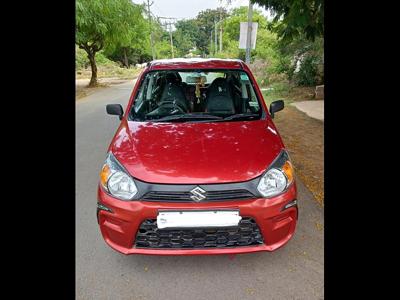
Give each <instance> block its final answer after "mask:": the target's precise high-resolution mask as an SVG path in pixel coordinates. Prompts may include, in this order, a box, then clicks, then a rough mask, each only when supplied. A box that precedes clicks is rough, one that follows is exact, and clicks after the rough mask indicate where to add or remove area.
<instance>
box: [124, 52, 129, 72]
mask: <svg viewBox="0 0 400 300" xmlns="http://www.w3.org/2000/svg"><path fill="white" fill-rule="evenodd" d="M124 65H125V67H126V68H127V69H129V61H128V56H127V55H126V48H124Z"/></svg>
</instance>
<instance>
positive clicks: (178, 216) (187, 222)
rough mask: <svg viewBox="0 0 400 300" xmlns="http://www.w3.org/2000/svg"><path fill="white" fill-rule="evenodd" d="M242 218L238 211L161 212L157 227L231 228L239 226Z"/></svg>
mask: <svg viewBox="0 0 400 300" xmlns="http://www.w3.org/2000/svg"><path fill="white" fill-rule="evenodd" d="M241 219H242V217H241V216H240V215H239V211H237V210H215V211H159V212H158V216H157V227H158V228H159V229H163V228H190V227H229V226H237V225H238V224H239V222H240V220H241Z"/></svg>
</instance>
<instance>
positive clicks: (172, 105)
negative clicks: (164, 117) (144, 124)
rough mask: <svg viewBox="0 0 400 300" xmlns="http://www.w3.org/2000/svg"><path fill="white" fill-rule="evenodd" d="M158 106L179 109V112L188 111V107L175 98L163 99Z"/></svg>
mask: <svg viewBox="0 0 400 300" xmlns="http://www.w3.org/2000/svg"><path fill="white" fill-rule="evenodd" d="M158 108H159V109H160V110H162V109H171V110H172V109H176V110H178V112H180V113H186V112H187V109H186V108H185V107H184V106H183V105H182V104H181V103H176V102H175V101H173V100H167V101H163V102H161V103H160V105H159V106H158Z"/></svg>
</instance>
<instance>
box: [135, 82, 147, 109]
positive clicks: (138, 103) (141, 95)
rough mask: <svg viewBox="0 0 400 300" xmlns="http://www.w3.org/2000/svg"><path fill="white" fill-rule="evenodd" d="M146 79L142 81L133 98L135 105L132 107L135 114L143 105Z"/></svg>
mask: <svg viewBox="0 0 400 300" xmlns="http://www.w3.org/2000/svg"><path fill="white" fill-rule="evenodd" d="M148 81H149V80H148V77H147V76H146V78H145V79H144V80H143V83H142V85H141V86H140V88H139V92H138V93H137V96H136V98H135V103H134V106H133V109H134V110H135V113H137V112H138V111H139V109H140V107H141V106H142V104H143V100H144V93H145V90H146V87H147V82H148Z"/></svg>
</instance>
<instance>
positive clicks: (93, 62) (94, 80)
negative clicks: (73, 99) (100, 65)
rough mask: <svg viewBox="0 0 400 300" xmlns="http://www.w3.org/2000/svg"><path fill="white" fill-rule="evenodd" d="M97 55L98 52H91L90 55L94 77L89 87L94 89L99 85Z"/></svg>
mask: <svg viewBox="0 0 400 300" xmlns="http://www.w3.org/2000/svg"><path fill="white" fill-rule="evenodd" d="M95 55H96V52H94V51H90V52H89V53H88V59H89V62H90V68H91V69H92V77H91V78H90V82H89V87H94V86H96V85H97V66H96V59H95Z"/></svg>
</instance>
